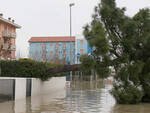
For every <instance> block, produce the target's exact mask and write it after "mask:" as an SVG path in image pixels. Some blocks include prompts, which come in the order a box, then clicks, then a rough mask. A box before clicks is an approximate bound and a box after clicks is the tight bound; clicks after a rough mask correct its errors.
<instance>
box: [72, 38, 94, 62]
mask: <svg viewBox="0 0 150 113" xmlns="http://www.w3.org/2000/svg"><path fill="white" fill-rule="evenodd" d="M75 48H76V52H75V54H76V64H79V63H80V61H79V59H80V56H81V55H85V54H87V55H90V54H91V52H92V50H91V47H90V46H89V44H88V41H87V40H86V39H85V38H84V37H83V36H77V37H76V47H75Z"/></svg>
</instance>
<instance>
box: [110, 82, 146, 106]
mask: <svg viewBox="0 0 150 113" xmlns="http://www.w3.org/2000/svg"><path fill="white" fill-rule="evenodd" d="M111 93H112V95H113V96H114V97H115V99H116V101H117V103H118V104H136V103H140V102H141V100H142V97H143V91H142V90H140V88H137V87H135V86H134V85H131V84H128V85H127V86H125V85H117V84H114V87H113V89H112V91H111Z"/></svg>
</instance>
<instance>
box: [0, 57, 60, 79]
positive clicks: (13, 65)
mask: <svg viewBox="0 0 150 113" xmlns="http://www.w3.org/2000/svg"><path fill="white" fill-rule="evenodd" d="M57 65H58V64H50V63H45V62H37V61H34V60H31V59H20V60H13V61H8V60H1V61H0V66H1V75H0V76H2V77H29V78H30V77H32V78H41V80H47V79H48V78H50V77H52V76H53V75H47V74H46V69H48V68H52V67H55V66H57ZM54 76H56V75H54Z"/></svg>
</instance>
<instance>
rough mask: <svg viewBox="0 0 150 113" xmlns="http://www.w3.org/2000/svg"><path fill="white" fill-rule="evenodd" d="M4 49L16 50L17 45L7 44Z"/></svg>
mask: <svg viewBox="0 0 150 113" xmlns="http://www.w3.org/2000/svg"><path fill="white" fill-rule="evenodd" d="M3 49H4V50H9V51H15V50H16V46H15V45H10V47H9V46H8V45H7V44H4V45H3Z"/></svg>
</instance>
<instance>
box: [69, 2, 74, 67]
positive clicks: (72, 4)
mask: <svg viewBox="0 0 150 113" xmlns="http://www.w3.org/2000/svg"><path fill="white" fill-rule="evenodd" d="M74 5H75V4H74V3H70V4H69V6H70V42H71V43H70V65H72V52H71V50H72V14H71V8H72V6H74Z"/></svg>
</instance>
